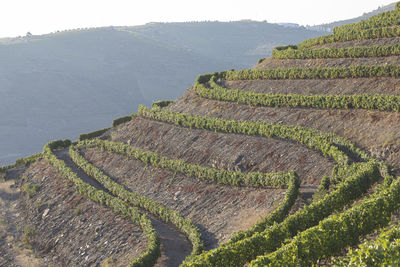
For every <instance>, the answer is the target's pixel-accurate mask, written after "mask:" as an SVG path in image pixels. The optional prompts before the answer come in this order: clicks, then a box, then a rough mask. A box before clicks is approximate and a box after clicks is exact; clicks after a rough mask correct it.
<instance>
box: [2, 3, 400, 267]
mask: <svg viewBox="0 0 400 267" xmlns="http://www.w3.org/2000/svg"><path fill="white" fill-rule="evenodd" d="M399 25H400V3H399V4H397V6H396V10H394V11H390V12H387V13H383V14H381V15H378V16H376V17H371V18H370V19H369V20H367V21H363V22H360V23H357V24H352V25H346V26H342V27H338V28H336V29H335V31H334V34H332V35H327V36H322V37H319V38H316V39H310V40H306V41H304V42H302V43H300V44H299V45H297V46H287V47H277V48H275V49H274V53H273V58H270V59H264V60H262V61H260V62H259V63H258V64H257V65H256V66H255V67H254V68H253V69H250V70H241V71H234V70H230V71H223V72H217V73H211V74H204V75H200V76H199V77H198V78H197V80H196V82H195V84H194V85H193V86H192V87H191V88H189V89H188V90H187V92H186V93H185V94H184V95H183V96H182V97H180V98H179V99H178V100H176V101H173V102H172V101H159V102H156V103H154V104H153V106H152V108H147V107H145V106H140V107H139V109H138V112H137V113H136V114H132V115H131V116H126V117H122V118H118V119H116V120H114V121H113V127H111V128H109V129H105V130H100V131H95V132H91V133H88V134H83V135H81V136H80V138H79V140H78V141H77V142H74V143H72V142H71V141H69V140H63V141H61V140H59V141H54V142H50V143H49V144H47V145H46V146H45V147H44V149H43V152H42V153H41V155H40V156H34V157H32V158H28V159H26V160H22V161H20V162H18V164H17V165H23V164H29V163H31V162H32V161H37V162H36V163H34V164H33V165H32V166H31V167H29V169H28V171H27V172H25V176H27V177H28V178H25V179H22V180H21V179H19V180H18V179H17V181H19V182H20V183H21V184H22V187H21V188H23V191H24V192H25V193H24V194H23V195H22V196H21V197H20V198H18V200H16V201H21V199H24V198H26V197H27V196H28V197H29V195H32V196H35V194H34V193H37V190H38V189H40V190H42V189H43V187H44V185H43V184H40V185H39V187H35V186H34V185H32V183H33V182H35V184H36V183H38V181H42V182H44V181H47V180H46V179H49V180H51V181H52V183H50V184H59V183H60V182H59V181H62V179H67V180H69V184H71V183H72V184H74V185H75V188H76V191H77V192H73V193H75V194H78V193H80V194H82V195H84V197H82V200H84V201H88V202H89V201H90V200H89V199H92V200H93V201H95V202H98V203H102V204H105V205H106V206H108V207H109V208H110V209H111V210H112V211H114V212H115V214H113V216H119V215H116V214H122V215H125V217H126V216H127V217H128V218H130V219H131V222H133V223H136V224H137V225H139V226H140V228H138V229H141V230H142V233H143V234H142V236H143V238H144V239H146V240H147V243H146V244H147V245H146V247H145V248H143V247H142V248H143V250H141V251H140V252H138V253H137V254H140V256H138V257H137V258H136V259H135V260H133V261H132V264H133V266H151V265H154V264H155V265H156V266H176V265H177V263H178V260H170V261H168V259H167V258H168V256H167V255H168V253H169V252H168V248H166V247H165V246H163V245H162V243H163V241H162V236H163V232H162V231H161V227H160V225H158V222H159V223H160V224H164V225H166V224H169V223H170V224H173V225H175V227H176V228H174V229H175V230H176V231H180V232H181V233H182V234H184V235H186V237H187V240H189V242H190V243H191V252H189V250H190V245H188V246H187V247H186V249H187V250H185V251H183V250H182V251H181V254H179V255H177V258H179V262H181V261H182V260H183V258H185V257H186V258H185V261H184V262H182V265H183V266H243V265H248V266H265V265H271V266H290V265H294V266H308V265H312V264H327V265H337V266H345V265H347V264H349V263H353V264H356V265H363V264H365V265H380V264H382V263H383V262H384V261H386V262H387V263H389V264H392V265H396V264H397V263H398V259H399V255H398V247H399V246H398V244H399V243H398V241H399V237H400V235H399V228H398V217H399V213H398V210H399V208H400V180H399V179H398V178H396V176H397V175H399V174H400V171H399V170H400V161H399V153H400V152H399V151H400V142H399V140H400V136H399V132H400V131H399V129H398V128H399V125H400V124H399V122H400V116H399V112H400V95H399V93H398V90H397V89H398V84H399V78H400V65H399V64H398V63H397V62H398V58H399V56H400V52H399V49H398V48H397V46H398V44H397V43H396V42H395V39H394V38H397V37H398V36H399V35H400V31H399V30H398V29H399ZM377 40H381V41H377ZM357 42H363V46H359V43H357ZM379 42H381V43H379ZM384 43H386V44H388V43H390V44H391V46H390V47H384V46H382V44H384ZM327 44H337V48H339V49H336V48H333V46H331V48H329V47H328V46H325V47H321V45H327ZM339 44H340V45H339ZM379 44H380V45H379ZM377 45H379V47H376V46H377ZM321 48H322V49H323V50H321ZM68 147H69V151H68V154H67V150H66V148H68ZM60 155H63V157H61V156H60ZM78 166H79V168H80V169H79V168H78ZM71 167H72V168H71ZM19 168H22V167H19ZM41 168H48V169H50V170H52V171H54V174H52V175H51V176H50V177H55V178H53V179H51V178H49V177H48V176H47V175H46V174H41V173H40V171H41ZM17 170H18V169H16V168H15V166H10V167H6V168H3V169H2V171H3V173H5V175H6V179H7V180H8V178H7V176H9V175H10V174H11V173H12V172H16V171H17ZM20 172H23V170H22V169H21V170H20ZM32 173H36V174H38V176H37V177H36V176H34V177H33V178H31V175H30V174H32ZM41 177H43V178H41ZM40 178H41V179H42V180H40ZM30 179H34V180H30ZM95 180H96V181H97V182H98V183H99V184H100V185H99V186H98V187H97V188H93V187H91V186H90V185H89V184H88V183H87V182H89V181H92V182H94V181H95ZM65 181H66V180H65ZM97 182H96V183H97ZM48 183H49V182H48ZM35 188H36V189H35ZM71 194H72V192H71ZM55 197H56V196H53V198H55ZM96 205H98V204H96ZM39 206H40V205H39ZM100 207H101V208H104V209H105V207H104V206H100ZM4 209H6V211H7V212H10V213H11V212H13V210H12V209H7V207H4ZM18 209H19V210H21V212H26V211H25V208H24V207H19V208H18ZM27 214H28V215H27V218H35V217H34V215H30V213H27ZM39 214H41V213H39ZM47 214H50V213H48V212H47V213H46V215H41V216H42V217H43V216H45V217H46V216H48V215H47ZM77 216H79V214H78V215H77ZM153 216H154V217H153ZM88 217H90V216H88ZM156 217H157V218H158V222H157V223H155V222H154V221H153V223H151V220H150V219H148V218H156ZM95 218H97V217H95ZM113 218H114V217H113ZM87 219H88V220H91V219H89V218H87ZM36 221H38V220H36ZM127 223H128V222H127ZM100 224H101V222H100ZM389 224H392V226H389V229H388V230H386V229H384V230H380V229H381V228H382V227H386V226H388V225H389ZM36 227H37V229H38V230H37V231H35V232H32V231H28V232H29V237H30V238H29V239H28V241H30V239H33V240H39V241H40V240H41V237H43V236H46V235H47V234H48V233H47V232H45V231H44V230H43V228H42V224H38V225H37V226H36ZM65 227H66V228H67V227H68V226H65ZM87 227H88V228H89V229H91V227H93V225H91V224H89V225H88V226H87ZM60 228H61V229H64V225H62V224H60ZM178 229H179V230H178ZM139 231H140V230H137V231H136V232H138V233H140V232H139ZM377 231H378V233H379V237H378V238H377V234H376V233H377ZM16 232H17V233H18V231H16ZM133 232H135V231H133ZM136 232H135V233H136ZM74 234H75V235H77V234H79V230H76V231H71V235H74ZM123 236H124V235H123V234H121V236H116V238H119V237H121V238H122V237H123ZM138 238H139V240H140V238H141V237H138ZM365 238H367V239H368V240H370V241H369V242H370V243H368V242H367V243H364V245H362V246H360V248H359V249H355V251H356V252H351V251H350V252H349V253H348V251H349V250H350V248H355V247H356V246H357V245H359V244H360V243H363V242H364V239H365ZM385 242H386V243H385ZM3 243H4V242H3ZM3 243H0V244H3ZM117 243H118V242H117ZM160 243H161V245H160ZM28 244H31V245H32V246H33V248H41V243H40V242H38V243H33V242H28ZM369 244H376V245H377V247H372V248H371V246H370V245H369ZM3 246H4V244H3ZM65 246H66V248H65V249H68V248H69V245H65ZM89 247H91V246H89ZM123 247H124V246H123ZM51 248H53V247H51ZM49 249H50V248H49ZM133 249H135V248H133ZM3 250H4V251H6V249H3ZM49 251H50V250H45V249H40V250H39V252H40V253H41V255H42V257H45V259H46V260H47V258H48V257H49V255H50V256H51V255H52V254H51V253H49ZM9 253H11V252H9ZM104 253H106V252H104ZM107 253H109V254H107V255H110V253H111V254H112V253H114V252H113V251H112V250H111V251H109V250H107ZM185 253H186V254H185ZM188 253H190V255H189V256H187V255H188ZM360 254H361V255H367V256H365V258H360V257H358V256H357V255H360ZM7 255H12V254H7ZM84 255H85V254H84ZM113 255H114V254H113ZM160 255H163V256H162V257H161V258H160V257H159V256H160ZM115 257H118V259H120V260H121V261H124V260H126V259H127V258H129V256H127V254H125V252H121V254H118V255H115ZM4 258H5V259H4V260H5V261H8V258H10V257H8V258H7V257H4ZM129 259H130V258H129ZM160 259H161V260H160ZM170 259H172V257H170ZM53 260H54V261H56V259H53ZM68 260H69V262H74V261H73V260H72V259H68ZM164 260H165V261H164Z"/></svg>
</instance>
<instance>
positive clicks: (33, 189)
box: [21, 183, 40, 198]
mask: <svg viewBox="0 0 400 267" xmlns="http://www.w3.org/2000/svg"><path fill="white" fill-rule="evenodd" d="M39 188H40V185H38V184H34V183H25V184H24V185H23V186H22V188H21V192H24V193H26V194H27V195H28V198H32V197H33V196H34V195H36V193H37V191H38V190H39Z"/></svg>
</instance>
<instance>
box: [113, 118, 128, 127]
mask: <svg viewBox="0 0 400 267" xmlns="http://www.w3.org/2000/svg"><path fill="white" fill-rule="evenodd" d="M130 120H132V116H124V117H121V118H116V119H114V120H113V122H112V127H117V126H118V125H121V124H123V123H125V122H128V121H130Z"/></svg>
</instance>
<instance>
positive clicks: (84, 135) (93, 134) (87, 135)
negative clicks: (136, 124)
mask: <svg viewBox="0 0 400 267" xmlns="http://www.w3.org/2000/svg"><path fill="white" fill-rule="evenodd" d="M113 123H114V122H113ZM110 129H111V128H104V129H100V130H97V131H93V132H90V133H82V134H80V135H79V138H78V139H79V141H82V140H87V139H92V138H95V137H99V136H101V135H103V134H104V133H106V132H107V131H108V130H110Z"/></svg>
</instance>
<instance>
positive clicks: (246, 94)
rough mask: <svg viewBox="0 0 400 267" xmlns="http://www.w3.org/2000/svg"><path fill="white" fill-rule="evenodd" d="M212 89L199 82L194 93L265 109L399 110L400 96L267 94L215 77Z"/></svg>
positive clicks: (211, 80)
mask: <svg viewBox="0 0 400 267" xmlns="http://www.w3.org/2000/svg"><path fill="white" fill-rule="evenodd" d="M209 84H210V87H211V88H207V87H206V86H205V84H202V83H196V85H195V87H194V90H195V92H196V93H197V95H199V96H200V97H204V98H208V99H214V100H222V101H230V102H236V103H241V104H247V105H252V106H266V107H307V108H336V109H350V108H355V109H368V110H380V111H395V112H399V111H400V96H396V95H371V94H360V95H299V94H266V93H256V92H251V91H243V90H234V89H227V88H224V87H222V86H220V85H219V84H217V83H216V78H215V76H212V77H211V79H210V81H209Z"/></svg>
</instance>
